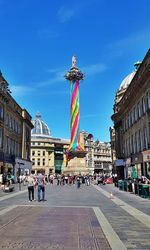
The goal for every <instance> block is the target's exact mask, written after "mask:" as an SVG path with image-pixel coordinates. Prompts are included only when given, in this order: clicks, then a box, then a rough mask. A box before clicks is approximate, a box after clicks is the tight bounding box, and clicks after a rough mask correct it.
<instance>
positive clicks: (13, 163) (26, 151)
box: [0, 72, 33, 179]
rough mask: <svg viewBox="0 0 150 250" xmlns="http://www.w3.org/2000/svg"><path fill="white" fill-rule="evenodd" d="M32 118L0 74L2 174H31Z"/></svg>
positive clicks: (0, 154) (0, 156)
mask: <svg viewBox="0 0 150 250" xmlns="http://www.w3.org/2000/svg"><path fill="white" fill-rule="evenodd" d="M32 127H33V125H32V123H31V116H30V114H29V113H28V112H27V111H26V110H25V109H22V108H21V107H20V106H19V105H18V103H17V102H16V101H15V100H14V99H13V97H12V96H11V92H10V90H9V86H8V82H7V81H6V80H5V79H4V77H3V75H2V73H1V72H0V174H3V176H7V175H8V173H10V174H12V175H14V177H15V179H16V176H17V175H19V174H20V173H25V172H29V171H30V170H31V168H32V164H31V161H30V141H31V129H32Z"/></svg>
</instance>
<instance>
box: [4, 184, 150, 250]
mask: <svg viewBox="0 0 150 250" xmlns="http://www.w3.org/2000/svg"><path fill="white" fill-rule="evenodd" d="M112 190H113V191H112ZM35 192H36V193H37V190H36V191H35ZM103 192H106V193H105V194H104V193H103ZM110 192H113V195H114V196H115V192H116V196H117V197H118V198H119V199H120V200H122V201H124V202H126V203H128V199H129V203H128V204H129V205H132V203H133V207H135V208H136V209H139V210H137V211H139V212H140V211H143V210H142V205H141V201H143V202H145V201H146V208H145V205H144V204H145V203H143V207H144V208H145V209H144V211H143V212H144V215H145V216H147V217H146V218H147V221H148V222H149V219H150V216H149V209H150V206H149V209H148V204H149V205H150V201H149V200H145V199H142V200H141V198H140V197H136V196H135V197H134V196H133V195H131V194H129V193H125V192H122V191H120V192H119V191H118V189H113V186H112V185H106V186H102V187H98V190H97V189H96V188H94V186H88V187H87V186H81V188H80V189H77V188H76V186H75V185H74V186H62V187H60V186H56V185H53V186H52V185H47V187H46V199H47V201H45V202H40V203H39V202H37V201H35V202H31V203H29V202H28V197H27V192H26V191H23V192H21V193H20V195H16V196H14V197H11V195H9V196H7V197H6V199H5V198H4V197H1V198H3V200H0V239H1V240H0V249H16V250H19V249H41V250H42V249H62V250H63V249H64V250H65V249H66V250H75V249H77V250H78V249H83V250H84V249H86V250H88V249H90V250H94V249H102V250H106V249H113V250H123V249H128V250H131V249H132V250H133V249H138V250H142V249H145V250H150V241H149V238H150V232H149V225H148V224H147V226H146V225H145V224H144V223H145V222H144V220H141V221H139V220H138V219H137V218H136V216H138V214H137V213H135V214H132V215H131V214H130V213H129V212H128V211H125V210H124V209H123V206H122V205H119V203H118V204H117V203H115V202H113V199H110V196H109V193H110ZM16 194H17V193H16ZM131 197H133V198H131ZM1 198H0V199H1ZM114 200H115V199H114ZM126 203H124V204H126ZM120 204H121V203H120Z"/></svg>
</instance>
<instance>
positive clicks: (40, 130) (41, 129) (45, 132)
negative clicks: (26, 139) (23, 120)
mask: <svg viewBox="0 0 150 250" xmlns="http://www.w3.org/2000/svg"><path fill="white" fill-rule="evenodd" d="M32 123H33V126H34V128H33V129H32V130H31V136H32V137H43V138H49V137H51V133H50V130H49V128H48V126H47V125H46V123H44V122H43V121H42V119H41V115H40V114H39V113H37V114H36V117H35V120H33V121H32Z"/></svg>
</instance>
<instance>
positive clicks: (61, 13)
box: [57, 7, 75, 23]
mask: <svg viewBox="0 0 150 250" xmlns="http://www.w3.org/2000/svg"><path fill="white" fill-rule="evenodd" d="M74 15H75V10H74V9H69V8H65V7H61V8H60V9H59V10H58V12H57V17H58V20H59V22H60V23H65V22H68V21H70V19H71V18H72V17H73V16H74Z"/></svg>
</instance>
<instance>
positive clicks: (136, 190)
mask: <svg viewBox="0 0 150 250" xmlns="http://www.w3.org/2000/svg"><path fill="white" fill-rule="evenodd" d="M134 188H135V194H137V195H139V183H138V182H135V183H134Z"/></svg>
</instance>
